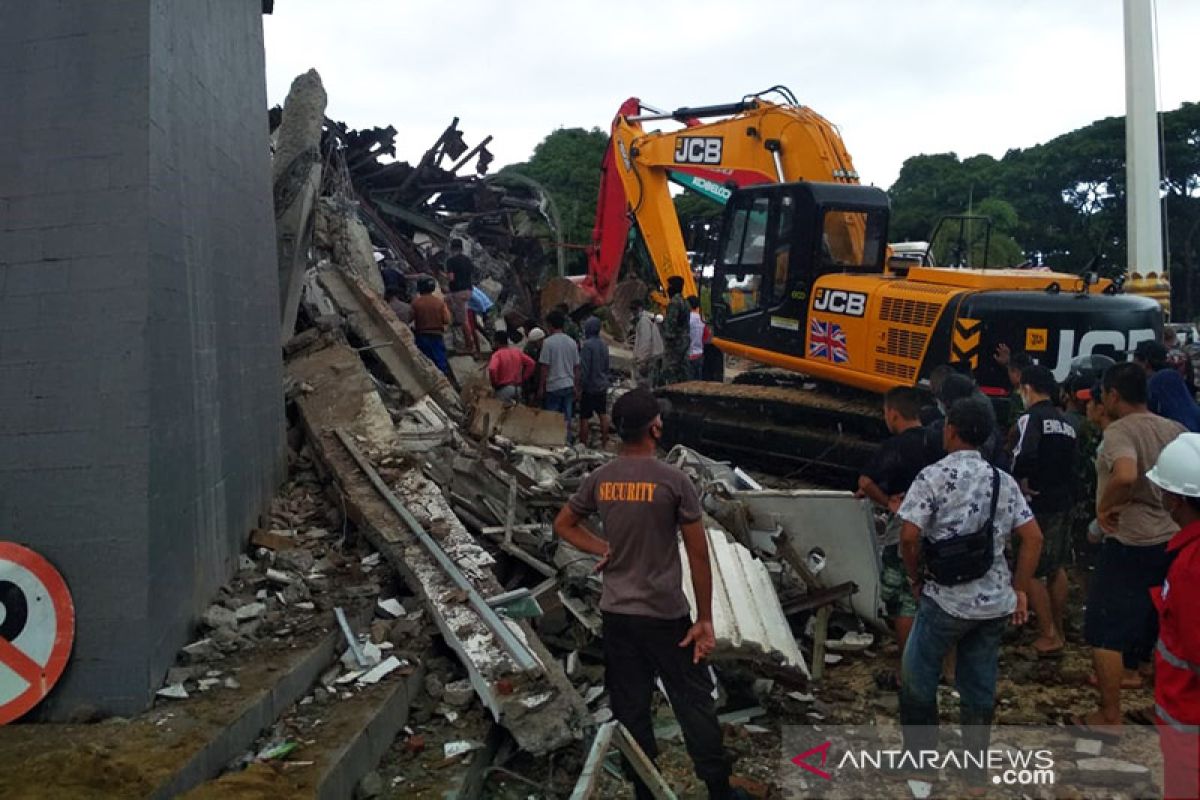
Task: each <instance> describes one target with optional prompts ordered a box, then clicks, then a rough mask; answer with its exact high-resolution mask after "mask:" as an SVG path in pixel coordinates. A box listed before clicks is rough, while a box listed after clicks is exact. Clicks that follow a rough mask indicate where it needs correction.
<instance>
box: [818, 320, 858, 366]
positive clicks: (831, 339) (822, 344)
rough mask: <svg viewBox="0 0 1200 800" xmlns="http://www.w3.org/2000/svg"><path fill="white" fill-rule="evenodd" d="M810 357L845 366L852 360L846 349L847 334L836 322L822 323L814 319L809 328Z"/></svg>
mask: <svg viewBox="0 0 1200 800" xmlns="http://www.w3.org/2000/svg"><path fill="white" fill-rule="evenodd" d="M808 355H809V356H810V357H811V358H825V359H828V360H830V361H832V362H833V363H834V364H844V363H846V362H847V361H849V360H850V353H849V351H848V350H847V349H846V333H845V331H843V330H842V326H841V325H838V324H837V323H836V322H822V321H821V320H819V319H814V320H812V321H811V322H810V323H809V326H808Z"/></svg>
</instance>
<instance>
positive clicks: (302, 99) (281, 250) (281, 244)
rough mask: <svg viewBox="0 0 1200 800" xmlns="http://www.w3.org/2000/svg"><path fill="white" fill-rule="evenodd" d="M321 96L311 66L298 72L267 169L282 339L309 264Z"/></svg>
mask: <svg viewBox="0 0 1200 800" xmlns="http://www.w3.org/2000/svg"><path fill="white" fill-rule="evenodd" d="M326 99H327V98H326V95H325V87H324V86H322V85H321V76H320V75H319V74H317V71H316V70H315V69H310V70H309V71H308V72H305V73H304V74H303V75H299V76H297V78H296V79H295V80H294V81H292V87H291V89H289V90H288V96H287V99H286V100H285V101H284V103H283V120H282V122H280V124H279V130H278V131H277V132H276V134H275V138H276V146H275V162H274V164H273V166H272V170H271V174H272V180H273V185H274V195H275V228H276V235H277V237H278V259H279V304H280V320H281V323H280V341H281V342H286V341H287V340H288V339H290V338H292V334H293V333H294V332H295V330H296V312H297V310H298V309H299V307H300V290H301V289H302V288H303V287H304V270H305V268H306V267H307V266H308V245H309V242H310V241H311V240H312V225H313V214H314V206H315V205H316V202H317V193H318V192H319V191H320V188H321V126H322V124H323V123H324V122H325V103H326ZM368 257H369V256H368Z"/></svg>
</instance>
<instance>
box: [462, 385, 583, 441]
mask: <svg viewBox="0 0 1200 800" xmlns="http://www.w3.org/2000/svg"><path fill="white" fill-rule="evenodd" d="M497 434H499V435H501V436H503V437H504V438H506V439H510V440H512V441H514V442H517V443H518V444H530V445H537V446H540V447H562V446H564V445H565V444H566V443H567V425H566V422H565V421H564V420H563V416H562V414H559V413H558V412H557V411H544V410H542V409H540V408H530V407H529V406H522V405H516V406H508V407H506V406H505V405H504V403H502V402H500V401H499V400H497V399H496V398H494V397H485V398H482V399H480V400H479V401H478V402H476V404H475V408H474V413H473V414H472V416H471V435H472V436H474V437H476V438H477V439H481V440H487V439H490V438H491V437H492V436H495V435H497Z"/></svg>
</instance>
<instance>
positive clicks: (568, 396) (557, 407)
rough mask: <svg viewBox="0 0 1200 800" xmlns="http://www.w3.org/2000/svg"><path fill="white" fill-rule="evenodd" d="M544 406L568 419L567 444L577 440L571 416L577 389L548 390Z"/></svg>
mask: <svg viewBox="0 0 1200 800" xmlns="http://www.w3.org/2000/svg"><path fill="white" fill-rule="evenodd" d="M542 408H544V409H546V410H547V411H557V412H558V413H560V414H562V415H563V417H564V418H566V420H567V444H571V443H572V442H574V441H575V437H574V436H572V435H571V417H572V412H573V411H574V410H575V389H574V387H572V388H570V389H558V390H557V391H553V392H546V397H545V399H544V400H543V401H542Z"/></svg>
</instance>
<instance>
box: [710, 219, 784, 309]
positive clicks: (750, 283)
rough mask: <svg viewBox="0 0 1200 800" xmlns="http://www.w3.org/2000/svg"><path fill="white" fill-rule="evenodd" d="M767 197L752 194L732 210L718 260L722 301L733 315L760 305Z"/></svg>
mask: <svg viewBox="0 0 1200 800" xmlns="http://www.w3.org/2000/svg"><path fill="white" fill-rule="evenodd" d="M770 203H771V201H770V198H768V197H756V198H754V199H753V201H752V202H750V203H746V204H744V205H741V206H740V207H738V208H736V209H735V210H734V212H733V218H732V220H731V221H730V226H729V238H728V239H727V241H726V244H725V252H724V254H723V257H722V259H721V261H722V265H723V266H724V267H725V269H723V270H722V272H723V276H722V277H723V279H724V286H722V287H720V288H721V290H722V295H723V299H724V301H725V303H726V304H727V305H728V307H729V309H730V311H731V312H732V313H734V314H744V313H746V312H747V311H753V310H755V309H757V308H758V307H759V306H760V305H761V304H762V296H761V294H762V281H763V276H762V265H763V256H764V254H765V252H766V248H767V220H768V213H767V212H768V211H769V209H770Z"/></svg>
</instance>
